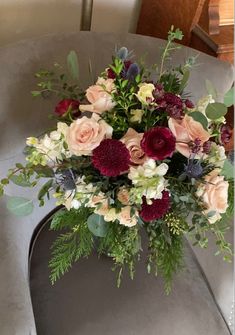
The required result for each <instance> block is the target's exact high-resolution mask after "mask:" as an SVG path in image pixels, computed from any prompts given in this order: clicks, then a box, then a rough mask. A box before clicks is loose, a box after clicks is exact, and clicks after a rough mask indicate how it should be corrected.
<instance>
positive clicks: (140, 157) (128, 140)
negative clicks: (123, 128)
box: [120, 128, 146, 165]
mask: <svg viewBox="0 0 235 335" xmlns="http://www.w3.org/2000/svg"><path fill="white" fill-rule="evenodd" d="M142 138H143V133H137V132H136V131H135V130H134V129H132V128H129V129H128V131H127V132H126V134H125V135H124V136H123V137H122V138H121V140H120V141H122V143H124V144H125V146H126V147H127V149H128V150H129V153H130V159H131V162H132V163H133V164H136V165H142V164H143V163H144V162H145V160H146V155H145V153H144V151H143V149H142V148H141V146H140V142H141V140H142Z"/></svg>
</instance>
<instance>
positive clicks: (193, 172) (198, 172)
mask: <svg viewBox="0 0 235 335" xmlns="http://www.w3.org/2000/svg"><path fill="white" fill-rule="evenodd" d="M184 174H185V175H186V176H187V177H189V178H194V179H197V178H200V177H201V176H202V175H203V167H202V165H201V162H200V160H196V161H195V160H194V159H189V160H188V164H187V165H184Z"/></svg>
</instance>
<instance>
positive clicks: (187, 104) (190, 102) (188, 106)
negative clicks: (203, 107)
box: [184, 99, 194, 109]
mask: <svg viewBox="0 0 235 335" xmlns="http://www.w3.org/2000/svg"><path fill="white" fill-rule="evenodd" d="M184 104H185V106H186V107H187V108H190V109H191V108H194V104H193V102H192V101H191V100H189V99H186V100H184Z"/></svg>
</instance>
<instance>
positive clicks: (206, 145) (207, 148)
mask: <svg viewBox="0 0 235 335" xmlns="http://www.w3.org/2000/svg"><path fill="white" fill-rule="evenodd" d="M211 145H212V142H211V141H206V142H204V143H203V146H202V148H203V150H202V152H203V153H204V154H207V155H208V154H209V153H210V151H211Z"/></svg>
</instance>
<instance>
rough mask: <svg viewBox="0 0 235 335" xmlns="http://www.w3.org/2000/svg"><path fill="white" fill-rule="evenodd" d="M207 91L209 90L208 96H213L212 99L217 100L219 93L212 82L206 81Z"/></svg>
mask: <svg viewBox="0 0 235 335" xmlns="http://www.w3.org/2000/svg"><path fill="white" fill-rule="evenodd" d="M206 90H207V92H208V94H210V95H212V97H213V98H214V99H216V98H217V96H218V94H217V91H216V89H215V87H214V85H213V84H212V82H211V81H210V80H208V79H206Z"/></svg>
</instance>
